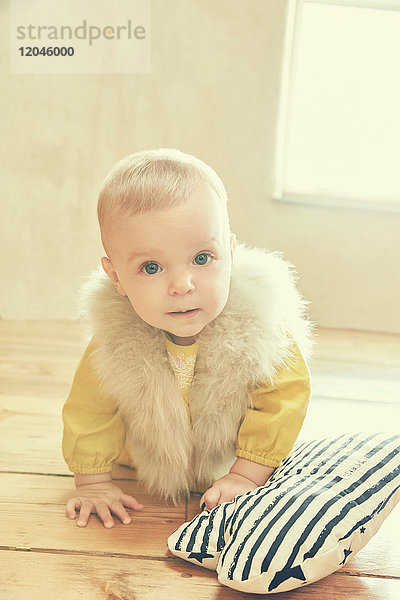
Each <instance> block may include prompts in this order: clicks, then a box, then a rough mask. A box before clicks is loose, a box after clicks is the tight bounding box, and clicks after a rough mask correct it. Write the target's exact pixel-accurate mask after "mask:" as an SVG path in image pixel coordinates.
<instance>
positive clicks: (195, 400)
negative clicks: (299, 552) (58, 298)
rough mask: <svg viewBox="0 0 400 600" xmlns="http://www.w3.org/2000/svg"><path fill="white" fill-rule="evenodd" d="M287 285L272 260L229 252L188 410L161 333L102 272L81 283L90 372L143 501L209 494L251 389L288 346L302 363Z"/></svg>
mask: <svg viewBox="0 0 400 600" xmlns="http://www.w3.org/2000/svg"><path fill="white" fill-rule="evenodd" d="M295 281H296V276H295V274H294V272H293V268H292V266H291V265H290V264H289V263H287V262H285V261H284V260H283V259H282V258H281V255H280V254H279V253H268V252H266V251H263V250H259V249H254V248H252V249H251V248H247V247H245V246H243V245H238V247H237V249H236V253H235V257H234V264H233V269H232V276H231V285H230V292H229V298H228V301H227V304H226V306H225V308H224V310H223V311H222V313H221V314H220V315H219V316H218V317H217V318H216V319H214V320H213V321H212V322H211V323H209V324H208V325H207V326H206V327H205V328H204V329H203V330H202V331H201V333H200V334H199V336H198V339H197V341H198V354H197V358H196V364H195V371H194V376H193V382H192V386H191V390H190V400H189V410H188V407H187V405H186V404H185V402H184V400H183V398H182V393H181V391H180V389H179V388H178V385H177V382H176V379H175V375H174V372H173V369H172V367H171V364H170V361H169V358H168V354H167V351H166V347H165V343H164V340H163V335H164V334H163V332H162V331H160V330H159V329H156V328H154V327H152V326H150V325H148V324H147V323H145V322H144V321H143V320H142V319H141V318H140V317H138V315H137V314H136V313H135V311H134V310H133V308H132V305H131V304H130V302H129V300H128V298H126V297H124V296H120V295H119V294H118V293H117V291H116V290H115V288H114V286H113V284H112V283H111V281H110V280H109V279H108V278H107V276H106V275H105V274H104V273H102V272H100V271H98V272H95V273H94V274H93V275H92V276H91V278H90V280H89V281H88V284H87V286H86V290H85V298H86V301H85V304H86V307H85V308H86V310H85V312H86V314H87V316H88V317H89V322H90V325H91V332H92V334H94V339H95V341H96V350H95V353H94V355H93V361H94V366H95V369H96V371H97V372H98V374H99V377H100V380H101V382H102V386H103V389H104V392H105V393H107V394H111V395H112V396H113V397H114V398H115V401H116V404H117V406H118V409H119V412H120V414H121V416H122V419H123V421H124V423H125V428H126V434H127V441H128V443H129V445H130V448H131V451H132V454H133V456H134V460H135V464H136V466H137V472H138V477H139V479H140V480H142V481H143V483H144V484H145V485H146V487H147V489H148V490H149V491H150V492H151V493H157V494H158V495H159V496H161V497H163V498H164V499H172V500H173V501H174V502H175V501H177V500H178V498H179V496H180V495H181V494H182V493H187V492H188V491H189V490H190V489H196V487H193V486H202V487H203V488H205V487H207V486H208V485H211V484H212V483H213V477H212V473H213V472H214V471H215V469H216V468H217V465H218V464H221V462H222V461H224V460H225V461H226V460H227V459H228V458H229V456H231V457H232V456H234V453H235V443H236V437H237V433H238V430H239V427H240V424H241V422H242V420H243V417H244V415H245V413H246V410H247V409H248V408H249V407H250V406H251V392H252V390H253V389H254V388H255V387H256V386H259V385H262V384H263V383H265V381H266V380H272V379H273V377H274V375H275V373H276V371H277V370H278V369H279V368H280V367H282V366H283V365H285V364H288V363H289V362H290V359H291V346H293V342H292V339H294V340H296V342H297V344H298V345H299V347H300V350H301V351H302V353H303V356H305V357H307V355H308V353H309V349H310V346H311V342H310V329H311V325H310V323H309V321H308V320H307V319H306V318H305V306H306V302H305V301H304V300H303V299H302V298H301V296H300V294H299V293H298V291H297V290H296V286H295ZM197 489H198V487H197Z"/></svg>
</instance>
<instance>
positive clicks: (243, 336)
mask: <svg viewBox="0 0 400 600" xmlns="http://www.w3.org/2000/svg"><path fill="white" fill-rule="evenodd" d="M98 218H99V224H100V230H101V237H102V242H103V246H104V250H105V252H106V255H107V256H105V257H103V258H102V259H101V264H102V267H103V270H104V272H105V273H106V275H105V274H104V273H100V272H99V273H97V274H94V275H93V276H92V278H91V280H90V282H89V285H88V289H87V291H86V295H87V314H88V318H89V321H90V323H91V327H92V332H93V337H92V340H91V342H90V344H89V346H88V348H87V349H86V351H85V354H84V355H83V357H82V359H81V362H80V364H79V366H78V369H77V372H76V374H75V377H74V381H73V385H72V388H71V391H70V394H69V397H68V399H67V401H66V404H65V406H64V410H63V419H64V437H63V452H64V457H65V460H66V462H67V464H68V466H69V468H70V470H71V471H72V472H74V477H75V485H76V491H75V494H74V497H72V498H71V499H70V500H69V501H68V502H67V505H66V512H67V516H68V517H69V518H71V519H74V518H75V517H76V510H79V518H78V520H77V524H78V526H85V525H86V524H87V522H88V519H89V516H90V514H91V513H95V514H97V515H98V516H99V517H100V519H101V520H102V522H103V524H104V525H105V526H106V527H112V526H113V525H114V520H113V517H112V515H115V516H117V517H118V518H119V519H120V520H121V521H122V522H123V523H129V522H130V520H131V519H130V516H129V514H128V512H127V510H126V509H127V508H130V509H134V510H141V509H142V508H143V506H142V505H141V504H140V503H139V502H138V501H137V500H136V499H135V498H133V497H132V496H130V495H128V494H125V493H124V492H123V491H122V490H121V489H120V488H119V487H118V486H117V485H115V484H114V483H113V482H112V476H111V469H112V465H113V464H114V462H116V461H119V462H122V463H124V464H128V465H130V466H134V467H136V469H137V474H138V478H139V480H140V481H142V482H143V484H144V485H145V486H146V487H147V489H148V490H149V491H150V492H152V493H156V494H158V495H159V496H161V497H162V498H164V499H165V500H168V499H171V500H173V501H174V502H175V501H177V500H178V499H179V498H180V497H181V496H182V494H188V493H189V492H190V491H197V492H204V495H203V499H202V500H204V502H205V503H206V506H207V508H208V509H211V508H213V507H215V506H217V505H218V504H221V503H222V502H226V501H230V500H232V499H233V498H234V497H235V496H237V495H238V494H243V493H245V492H247V491H249V490H252V489H254V488H256V487H258V486H260V485H263V484H264V483H265V482H266V481H267V480H268V478H269V477H270V476H271V474H272V473H273V471H274V469H275V468H276V467H277V466H278V465H279V464H280V462H281V461H282V460H283V459H284V458H285V457H286V456H287V454H288V453H289V452H290V450H291V449H292V447H293V444H294V442H295V440H296V438H297V436H298V433H299V431H300V428H301V425H302V422H303V420H304V417H305V413H306V409H307V405H308V401H309V397H310V378H309V372H308V368H307V365H306V362H305V359H306V357H307V353H308V351H309V348H310V324H309V322H308V321H307V319H306V318H305V316H304V305H305V303H304V301H303V300H302V298H301V297H300V295H299V293H298V292H297V290H296V287H295V283H294V281H295V278H294V275H293V272H292V269H291V267H290V265H288V264H287V263H286V262H284V261H283V260H282V258H281V257H280V255H279V254H276V253H275V254H274V253H272V254H271V253H267V252H266V251H262V250H258V249H250V248H246V247H244V246H242V245H240V244H238V245H237V246H236V241H235V235H234V234H233V233H231V230H230V223H229V217H228V212H227V196H226V191H225V188H224V186H223V184H222V182H221V180H220V179H219V177H218V176H217V174H216V173H215V172H214V171H213V169H211V167H209V166H208V165H206V164H205V163H203V162H202V161H200V160H199V159H197V158H195V157H193V156H190V155H187V154H184V153H182V152H179V151H178V150H173V149H158V150H149V151H143V152H138V153H135V154H132V155H130V156H128V157H127V158H125V159H124V160H122V161H120V162H119V163H118V164H117V165H116V166H115V167H114V168H113V169H112V171H111V172H110V174H109V175H108V177H107V178H106V180H105V182H104V183H103V186H102V189H101V191H100V195H99V202H98Z"/></svg>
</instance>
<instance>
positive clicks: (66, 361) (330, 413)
mask: <svg viewBox="0 0 400 600" xmlns="http://www.w3.org/2000/svg"><path fill="white" fill-rule="evenodd" d="M0 336H1V346H0V352H1V357H2V361H1V372H0V481H1V483H0V598H1V600H25V598H29V600H39V599H40V600H47V599H50V598H51V599H53V598H56V599H57V600H67V599H68V600H75V599H76V598H83V599H84V600H97V599H107V600H144V599H161V600H164V599H179V600H180V599H184V600H186V599H190V600H200V599H201V600H226V599H228V598H230V599H233V600H242V599H243V600H244V599H247V598H258V597H259V596H256V595H252V594H242V593H240V592H236V591H233V590H231V589H229V588H226V587H223V586H221V585H220V584H219V583H218V581H217V579H216V575H215V573H213V572H210V571H206V570H204V569H202V568H201V567H196V566H194V565H190V564H188V563H185V562H183V561H181V560H179V559H177V558H175V557H173V556H172V555H171V554H169V551H168V550H167V548H166V538H167V536H168V535H169V534H170V533H171V532H172V531H173V530H174V529H176V528H177V527H178V526H179V525H180V524H181V523H182V522H183V521H185V520H187V519H189V518H191V517H192V516H194V515H195V514H196V512H197V507H198V500H199V497H198V496H193V498H191V500H190V501H189V502H188V503H187V504H182V505H181V506H178V507H168V506H163V505H162V504H161V503H159V502H157V501H156V500H154V499H153V498H151V497H149V496H148V495H146V493H145V492H144V491H143V490H142V488H141V486H140V485H139V484H138V483H137V481H136V480H135V472H134V471H132V470H129V469H124V468H122V467H117V468H116V469H115V472H114V477H115V478H117V479H121V480H123V481H121V485H122V486H123V487H124V489H125V490H126V491H127V492H128V493H131V494H133V495H134V496H135V497H136V498H137V499H138V500H139V501H140V502H142V503H143V504H144V505H145V508H144V510H143V512H141V513H136V515H137V516H135V517H134V519H133V521H132V523H131V524H130V525H122V524H117V525H116V526H115V527H114V528H113V529H105V528H104V527H103V526H102V525H101V524H100V523H99V521H97V519H96V518H94V517H92V518H91V521H90V524H89V526H88V527H87V528H86V529H79V528H77V527H76V524H75V522H74V521H69V520H68V519H67V518H66V517H65V512H64V503H65V500H66V499H67V498H68V497H69V496H70V495H71V492H72V490H73V480H72V477H71V474H70V473H69V472H68V471H67V469H66V466H65V465H64V462H63V459H62V455H61V449H60V445H61V432H62V424H61V416H60V412H61V407H62V404H63V401H64V399H65V396H66V394H67V392H68V389H69V385H70V382H71V378H72V375H73V372H74V369H75V367H76V364H77V361H78V359H79V357H80V354H81V351H82V349H83V341H82V325H81V324H80V323H71V322H7V321H6V322H4V321H0ZM399 357H400V336H394V335H385V334H367V333H360V332H346V331H336V330H323V331H320V332H319V339H318V344H317V348H316V354H315V358H314V359H313V362H312V364H311V369H312V373H313V381H314V384H313V401H312V405H311V408H310V411H309V415H308V417H307V422H306V424H305V426H304V428H303V431H302V434H301V437H302V438H313V437H322V436H323V435H325V434H327V433H331V432H336V431H344V430H345V431H350V430H355V429H356V430H362V429H369V430H389V431H398V430H399V423H400V364H399V362H400V361H399ZM399 513H400V508H399V507H397V509H395V510H394V511H393V513H392V514H391V515H390V517H389V518H388V520H387V521H386V523H385V524H384V525H383V526H382V528H381V530H380V531H379V532H378V534H377V535H376V536H375V538H373V539H372V540H371V541H370V542H369V544H367V546H366V547H365V548H364V549H363V550H362V551H361V552H360V553H359V554H358V555H357V556H356V557H354V558H353V559H352V560H350V561H349V562H348V564H347V565H346V566H345V567H343V568H342V569H341V570H340V571H338V572H337V573H335V574H333V575H331V576H329V577H327V578H326V579H324V580H322V581H320V582H317V583H315V584H313V585H310V586H307V587H304V588H302V589H301V590H298V591H294V592H289V593H282V594H280V595H279V596H278V597H279V598H282V600H298V599H300V598H304V599H305V598H312V599H313V600H317V599H318V600H336V599H339V598H345V599H350V600H367V599H368V600H400V514H399Z"/></svg>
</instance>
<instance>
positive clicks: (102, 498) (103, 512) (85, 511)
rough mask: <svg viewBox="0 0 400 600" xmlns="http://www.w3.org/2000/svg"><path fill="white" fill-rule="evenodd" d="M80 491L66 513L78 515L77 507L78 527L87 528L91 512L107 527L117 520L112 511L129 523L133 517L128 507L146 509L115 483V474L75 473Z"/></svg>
mask: <svg viewBox="0 0 400 600" xmlns="http://www.w3.org/2000/svg"><path fill="white" fill-rule="evenodd" d="M74 478H75V486H76V494H75V496H74V497H73V498H70V499H69V500H68V502H67V504H66V513H67V517H68V518H69V519H75V518H76V509H78V510H79V513H80V514H79V518H78V521H77V525H78V527H86V525H87V523H88V520H89V516H90V514H91V513H93V514H97V515H98V516H99V517H100V519H101V520H102V522H103V524H104V526H105V527H113V526H114V520H113V518H112V516H111V513H112V514H114V515H116V516H117V517H119V518H120V519H121V521H122V523H124V525H127V524H128V523H130V522H131V518H130V516H129V515H128V513H127V512H126V510H125V507H126V508H132V509H133V510H142V509H143V504H140V502H138V501H137V500H136V499H135V498H134V497H133V496H129V495H128V494H124V493H123V491H122V490H121V489H120V488H119V487H118V486H116V485H115V484H114V483H113V482H112V478H111V473H102V474H100V475H82V474H80V473H75V475H74Z"/></svg>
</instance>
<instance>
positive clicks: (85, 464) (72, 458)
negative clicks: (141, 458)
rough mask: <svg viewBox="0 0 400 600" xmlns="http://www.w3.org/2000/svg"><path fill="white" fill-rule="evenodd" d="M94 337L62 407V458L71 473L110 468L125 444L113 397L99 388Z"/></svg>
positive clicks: (123, 428)
mask: <svg viewBox="0 0 400 600" xmlns="http://www.w3.org/2000/svg"><path fill="white" fill-rule="evenodd" d="M93 347H94V344H93V340H92V341H91V342H90V344H89V346H88V347H87V348H86V350H85V353H84V354H83V356H82V358H81V361H80V363H79V365H78V368H77V370H76V373H75V376H74V380H73V383H72V387H71V390H70V393H69V396H68V398H67V400H66V402H65V404H64V408H63V413H62V414H63V421H64V434H63V442H62V449H63V455H64V460H65V462H66V463H67V465H68V468H69V469H70V471H72V472H74V473H85V474H93V475H96V474H99V473H108V472H109V471H111V468H112V464H113V462H114V461H115V460H116V459H117V458H118V456H119V455H120V454H121V450H122V448H123V446H124V443H125V427H124V424H123V422H122V420H121V417H120V415H119V413H118V411H117V408H116V406H115V403H114V401H113V400H112V398H110V397H108V396H106V395H105V394H104V392H102V391H101V389H100V382H99V378H98V376H97V374H96V372H95V370H94V368H93V365H92V364H91V354H92V352H93Z"/></svg>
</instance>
